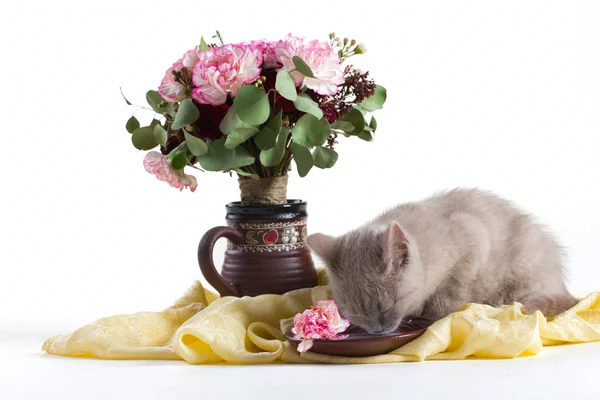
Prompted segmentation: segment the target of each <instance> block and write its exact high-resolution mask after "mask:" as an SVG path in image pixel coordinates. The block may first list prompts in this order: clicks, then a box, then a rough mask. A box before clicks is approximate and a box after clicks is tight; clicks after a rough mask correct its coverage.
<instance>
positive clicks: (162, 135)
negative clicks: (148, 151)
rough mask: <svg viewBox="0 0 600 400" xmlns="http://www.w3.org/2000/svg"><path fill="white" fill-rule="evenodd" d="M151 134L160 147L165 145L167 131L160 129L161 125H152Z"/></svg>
mask: <svg viewBox="0 0 600 400" xmlns="http://www.w3.org/2000/svg"><path fill="white" fill-rule="evenodd" d="M152 134H153V135H154V140H155V141H156V143H158V144H160V145H161V146H166V145H167V131H166V130H165V128H163V127H162V125H161V124H156V125H154V128H153V129H152Z"/></svg>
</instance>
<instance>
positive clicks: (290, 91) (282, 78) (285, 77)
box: [275, 69, 298, 101]
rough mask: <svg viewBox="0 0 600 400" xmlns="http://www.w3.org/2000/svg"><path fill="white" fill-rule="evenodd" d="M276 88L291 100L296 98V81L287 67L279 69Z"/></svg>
mask: <svg viewBox="0 0 600 400" xmlns="http://www.w3.org/2000/svg"><path fill="white" fill-rule="evenodd" d="M275 90H277V92H278V93H279V94H280V95H282V96H283V97H285V98H286V99H288V100H290V101H294V100H296V97H298V92H297V91H296V82H295V81H294V78H292V76H291V75H290V73H289V72H287V71H286V70H285V69H282V70H279V72H278V73H277V77H276V78H275Z"/></svg>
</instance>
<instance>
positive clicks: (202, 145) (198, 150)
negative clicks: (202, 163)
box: [183, 130, 208, 156]
mask: <svg viewBox="0 0 600 400" xmlns="http://www.w3.org/2000/svg"><path fill="white" fill-rule="evenodd" d="M183 136H185V144H186V146H187V148H188V149H189V150H190V153H192V154H193V155H195V156H202V155H204V154H206V153H207V152H208V145H207V144H206V142H205V141H204V140H202V139H200V138H197V137H196V136H194V135H192V134H191V133H189V132H187V131H185V130H184V131H183Z"/></svg>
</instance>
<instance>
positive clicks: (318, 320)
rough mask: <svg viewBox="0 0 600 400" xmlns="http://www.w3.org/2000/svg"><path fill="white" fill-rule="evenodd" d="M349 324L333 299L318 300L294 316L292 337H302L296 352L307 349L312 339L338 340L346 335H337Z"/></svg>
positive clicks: (311, 343) (302, 351)
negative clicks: (314, 304)
mask: <svg viewBox="0 0 600 400" xmlns="http://www.w3.org/2000/svg"><path fill="white" fill-rule="evenodd" d="M349 326H350V321H348V320H347V319H345V318H342V316H341V315H340V313H339V311H338V308H337V305H336V304H335V300H322V301H318V302H317V305H316V307H315V306H311V307H310V309H308V310H305V311H304V312H303V313H302V314H300V313H298V314H296V316H295V317H294V327H293V328H292V333H293V334H294V339H302V342H300V344H299V345H298V352H300V353H304V352H306V351H308V350H309V349H310V348H311V347H312V345H313V340H314V339H326V340H339V339H345V338H347V337H348V335H338V334H339V333H342V332H344V331H345V330H346V329H348V327H349Z"/></svg>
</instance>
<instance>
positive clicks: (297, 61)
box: [292, 56, 315, 78]
mask: <svg viewBox="0 0 600 400" xmlns="http://www.w3.org/2000/svg"><path fill="white" fill-rule="evenodd" d="M292 62H293V63H294V66H295V67H296V70H298V72H300V73H301V74H302V75H304V76H308V77H309V78H314V77H315V74H313V72H312V70H311V69H310V67H309V66H308V64H307V63H305V62H304V60H303V59H302V58H300V57H299V56H294V57H292Z"/></svg>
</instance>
